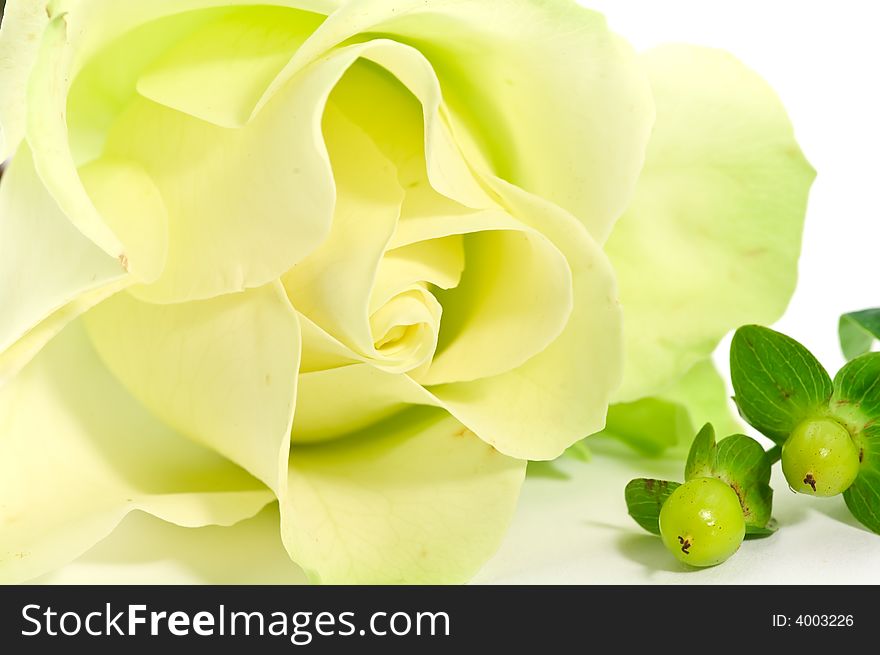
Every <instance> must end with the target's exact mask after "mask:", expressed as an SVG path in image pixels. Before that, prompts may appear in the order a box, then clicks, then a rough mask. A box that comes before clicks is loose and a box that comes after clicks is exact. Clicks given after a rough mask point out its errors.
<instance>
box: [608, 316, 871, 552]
mask: <svg viewBox="0 0 880 655" xmlns="http://www.w3.org/2000/svg"><path fill="white" fill-rule="evenodd" d="M842 324H843V323H842ZM843 334H844V332H843V330H841V335H842V337H843ZM861 350H864V348H862V349H861ZM861 350H860V352H857V353H852V350H851V349H849V352H848V354H852V356H853V359H852V360H851V361H850V362H849V363H848V364H846V366H844V367H843V368H842V369H841V370H840V371H839V372H838V374H837V375H836V376H835V378H834V379H833V380H832V378H831V377H830V376H829V375H828V373H827V372H826V371H825V369H824V368H823V367H822V365H821V364H820V363H819V362H818V361H817V360H816V358H815V357H813V355H812V354H811V353H810V352H809V351H808V350H807V349H806V348H804V347H803V346H802V345H801V344H799V343H798V342H796V341H795V340H794V339H791V338H790V337H787V336H785V335H783V334H780V333H778V332H774V331H773V330H770V329H768V328H765V327H760V326H754V325H750V326H745V327H742V328H740V329H739V330H737V332H736V334H735V335H734V338H733V342H732V344H731V352H730V362H731V379H732V382H733V388H734V391H735V394H736V395H735V398H734V400H735V401H736V405H737V407H738V409H739V412H740V415H741V416H742V417H743V418H744V419H745V420H746V421H747V422H748V423H749V424H750V425H751V426H752V427H754V428H755V429H757V430H758V431H759V432H761V433H762V434H763V435H765V436H766V437H768V438H770V439H771V440H772V441H774V442H775V444H776V446H775V447H774V448H772V449H771V450H769V451H766V452H765V451H764V449H763V448H762V447H761V445H760V444H759V443H758V442H757V441H755V440H754V439H751V438H750V437H747V436H744V435H732V436H729V437H727V438H724V439H721V440H720V441H719V442H718V443H717V444H716V442H715V435H714V430H713V429H712V426H711V425H708V424H707V425H706V426H705V427H704V428H703V429H702V430H701V431H700V433H699V434H698V435H697V436H696V437H695V439H694V441H693V444H692V446H691V449H690V453H689V455H688V461H687V465H686V466H685V482H684V483H683V484H680V485H679V484H677V483H674V482H668V481H661V480H649V479H644V478H640V479H636V480H632V481H631V482H630V483H629V484H628V485H627V487H626V492H625V496H626V501H627V506H628V509H629V513H630V515H631V516H632V517H633V518H634V519H635V520H636V521H637V522H638V523H639V525H641V526H642V527H644V528H645V529H647V530H648V531H650V532H653V533H654V534H658V535H660V537H661V538H662V541H663V543H664V545H665V546H666V547H667V548H668V549H669V551H670V552H672V554H673V555H675V557H676V558H678V559H679V560H680V561H682V562H685V563H686V564H689V565H691V566H697V567H701V566H713V565H715V564H719V563H721V562H723V561H725V560H726V559H727V558H729V557H730V556H731V555H733V554H734V553H735V552H736V551H737V550H738V549H739V547H740V545H741V544H742V541H743V539H744V538H750V537H764V536H768V535H770V534H773V532H774V531H775V530H776V522H775V521H774V520H773V519H772V518H771V516H770V514H771V507H772V498H773V492H772V489H771V488H770V485H769V482H770V470H771V467H772V465H773V464H774V463H775V462H776V461H778V460H780V459H781V461H782V471H783V474H784V475H785V479H786V481H787V482H788V485H789V487H790V488H791V489H792V490H793V491H796V492H798V493H803V494H808V495H812V496H821V497H829V496H837V495H840V494H843V497H844V500H845V502H846V504H847V507H849V509H850V511H851V512H852V514H853V516H855V518H856V519H858V520H859V521H860V522H862V523H863V524H864V525H865V526H866V527H868V528H869V529H870V530H872V531H874V532H876V533H880V353H871V352H861ZM844 351H845V352H847V351H848V348H847V343H846V342H844Z"/></svg>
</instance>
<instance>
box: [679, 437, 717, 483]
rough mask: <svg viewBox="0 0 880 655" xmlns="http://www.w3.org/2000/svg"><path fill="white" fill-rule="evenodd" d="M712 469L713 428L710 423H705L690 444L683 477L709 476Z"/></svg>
mask: <svg viewBox="0 0 880 655" xmlns="http://www.w3.org/2000/svg"><path fill="white" fill-rule="evenodd" d="M714 470H715V430H714V428H713V427H712V424H711V423H706V425H704V426H703V429H702V430H700V432H699V433H698V434H697V436H696V438H695V439H694V442H693V444H692V445H691V451H690V453H688V458H687V464H685V467H684V479H685V480H691V479H693V478H703V477H709V476H711V475H712V472H713V471H714Z"/></svg>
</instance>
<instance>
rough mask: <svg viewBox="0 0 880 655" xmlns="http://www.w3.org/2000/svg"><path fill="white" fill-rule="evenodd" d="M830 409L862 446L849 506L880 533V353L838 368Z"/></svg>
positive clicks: (847, 497) (848, 496) (847, 494)
mask: <svg viewBox="0 0 880 655" xmlns="http://www.w3.org/2000/svg"><path fill="white" fill-rule="evenodd" d="M831 412H832V414H833V415H834V417H835V418H836V419H837V420H839V421H840V422H841V423H843V424H844V425H845V426H846V427H847V429H848V430H849V431H850V433H851V434H852V435H853V439H854V441H855V443H856V446H858V448H859V461H860V465H859V475H858V477H857V478H856V480H855V482H853V483H852V485H851V486H850V487H849V489H847V490H846V491H845V492H844V494H843V498H844V500H845V501H846V506H847V507H849V510H850V512H852V515H853V516H854V517H855V518H856V519H858V521H860V522H861V523H862V524H863V525H864V526H865V527H867V528H868V529H870V530H872V531H873V532H877V533H878V534H880V425H878V422H880V353H867V354H865V355H861V356H860V357H856V358H855V359H854V360H852V361H851V362H849V363H848V364H846V366H844V367H843V368H842V369H840V370H839V371H838V372H837V375H836V376H835V377H834V396H833V397H832V398H831Z"/></svg>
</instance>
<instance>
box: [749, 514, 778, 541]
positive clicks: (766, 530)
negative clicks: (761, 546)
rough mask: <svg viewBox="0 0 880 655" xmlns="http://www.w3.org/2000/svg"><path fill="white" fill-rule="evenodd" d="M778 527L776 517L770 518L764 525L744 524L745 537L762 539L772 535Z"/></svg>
mask: <svg viewBox="0 0 880 655" xmlns="http://www.w3.org/2000/svg"><path fill="white" fill-rule="evenodd" d="M778 529H779V524H778V523H777V522H776V519H770V520H769V521H768V522H767V525H765V526H764V527H758V526H756V525H746V539H764V538H765V537H769V536H771V535H773V534H774V533H775V532H776V530H778Z"/></svg>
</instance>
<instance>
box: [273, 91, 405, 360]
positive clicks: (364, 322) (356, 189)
mask: <svg viewBox="0 0 880 655" xmlns="http://www.w3.org/2000/svg"><path fill="white" fill-rule="evenodd" d="M324 134H325V139H326V142H327V147H328V150H329V153H330V158H331V162H332V164H333V174H334V178H335V182H336V188H337V203H336V210H335V212H334V216H333V225H332V227H331V228H330V234H329V235H328V237H327V239H326V240H325V241H324V242H323V243H322V244H321V245H320V246H319V247H318V248H317V249H316V250H315V251H314V252H312V253H311V254H310V255H309V256H308V257H306V258H305V259H304V260H303V261H301V262H300V263H299V264H298V265H297V266H295V267H293V268H292V269H291V270H290V271H288V272H287V273H286V274H285V275H284V276H283V278H282V281H283V283H284V286H285V289H286V290H287V293H288V295H289V297H290V299H291V301H292V302H293V304H294V306H295V307H296V309H297V311H300V312H302V313H303V314H305V315H306V316H308V317H309V318H310V319H311V320H312V321H314V322H315V323H317V324H318V325H320V326H321V327H322V328H323V329H324V330H326V331H327V332H328V333H330V334H332V335H333V336H334V337H336V338H337V339H339V340H340V341H342V342H343V343H345V344H346V345H348V346H349V347H350V348H351V349H352V350H354V351H355V352H357V353H359V354H360V355H361V356H363V357H366V358H372V357H378V356H379V355H378V354H377V353H376V349H375V347H374V342H375V338H374V336H373V334H372V331H371V330H370V323H369V316H370V311H369V301H370V293H371V289H372V286H373V282H374V280H375V277H376V269H377V268H378V266H379V261H380V260H381V259H382V254H383V253H384V252H385V249H386V247H387V244H388V241H389V239H390V238H391V235H392V234H394V230H395V227H396V225H397V219H398V217H399V215H400V203H401V201H402V199H403V191H402V189H401V188H400V185H399V184H398V182H397V172H396V170H395V169H394V166H393V165H392V164H391V162H389V161H388V160H387V159H386V158H385V157H384V156H383V155H382V153H381V151H379V150H378V148H376V146H375V145H373V142H372V141H371V140H370V139H369V137H368V136H367V135H366V134H365V133H364V132H363V130H361V129H360V128H359V127H358V126H356V125H355V124H354V123H352V122H351V121H349V120H348V119H347V118H345V116H343V115H342V114H340V113H339V112H338V111H336V110H334V109H333V108H332V107H328V109H327V112H326V113H325V116H324Z"/></svg>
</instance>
